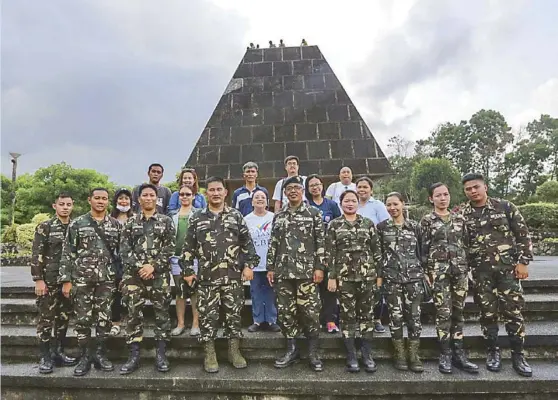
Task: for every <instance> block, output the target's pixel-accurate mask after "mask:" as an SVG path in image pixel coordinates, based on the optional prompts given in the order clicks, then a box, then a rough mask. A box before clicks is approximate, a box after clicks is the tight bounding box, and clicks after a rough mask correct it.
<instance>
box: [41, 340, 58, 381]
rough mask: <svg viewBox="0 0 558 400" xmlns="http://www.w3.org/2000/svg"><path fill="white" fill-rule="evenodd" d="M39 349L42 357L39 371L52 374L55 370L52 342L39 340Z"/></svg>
mask: <svg viewBox="0 0 558 400" xmlns="http://www.w3.org/2000/svg"><path fill="white" fill-rule="evenodd" d="M39 351H40V355H41V359H40V361H39V372H40V373H41V374H50V373H52V371H54V365H53V363H52V357H51V354H50V342H43V341H42V340H41V341H40V342H39Z"/></svg>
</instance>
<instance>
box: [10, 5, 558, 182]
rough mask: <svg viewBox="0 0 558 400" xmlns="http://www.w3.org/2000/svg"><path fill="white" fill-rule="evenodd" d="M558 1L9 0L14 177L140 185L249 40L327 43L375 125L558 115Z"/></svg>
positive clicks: (177, 143)
mask: <svg viewBox="0 0 558 400" xmlns="http://www.w3.org/2000/svg"><path fill="white" fill-rule="evenodd" d="M557 13H558V2H556V1H554V0H468V1H461V0H394V1H384V0H374V1H373V0H362V1H356V0H353V1H339V0H332V1H325V0H316V1H313V0H312V1H311V0H305V1H300V0H296V1H294V0H282V1H261V0H235V1H230V0H187V1H184V0H49V1H36V0H4V1H2V10H1V18H2V20H1V23H2V37H1V40H2V48H1V50H2V53H1V57H2V65H1V66H2V71H1V72H2V125H1V128H2V132H1V133H2V137H1V145H2V147H1V149H2V150H1V161H2V165H1V166H2V172H3V173H7V174H9V173H10V168H11V167H10V163H9V157H8V152H9V151H18V152H21V153H24V156H22V158H21V161H20V167H19V168H20V169H19V171H20V172H22V173H23V172H33V171H34V170H36V169H37V168H40V167H41V166H47V165H50V164H52V163H58V162H61V161H66V162H68V163H69V164H71V165H72V166H74V167H76V168H94V169H97V170H98V171H100V172H102V173H105V174H108V175H109V176H110V177H111V179H112V180H113V181H115V182H118V183H122V184H134V183H137V182H139V181H141V180H143V179H144V177H145V174H146V167H147V165H148V164H149V163H150V162H154V161H158V162H161V163H163V164H164V165H165V167H166V169H167V170H168V171H169V173H168V174H167V177H166V180H170V179H171V175H172V176H174V172H175V171H176V170H178V169H179V168H180V166H181V165H182V164H183V163H184V162H185V161H186V160H187V158H188V156H189V154H190V151H191V150H192V148H193V147H194V145H195V142H196V140H197V138H198V136H199V134H200V133H201V131H202V129H203V127H204V125H205V123H206V122H207V120H208V118H209V116H210V115H211V112H212V111H213V109H214V107H215V105H216V103H217V101H218V99H219V97H220V96H221V94H222V92H223V90H224V88H225V87H226V85H227V83H228V81H229V80H230V78H231V76H232V74H233V72H234V70H235V69H236V66H237V64H238V62H239V60H240V59H241V58H242V55H243V54H244V51H245V48H246V45H247V43H249V42H252V41H253V42H255V43H260V44H261V45H262V46H263V45H264V43H267V41H268V40H269V39H273V40H275V41H277V40H278V39H279V38H283V39H284V40H285V42H286V43H287V45H289V44H298V43H300V39H301V38H302V37H304V38H306V39H307V41H308V42H309V43H310V44H317V45H319V46H320V48H321V50H322V52H323V53H324V55H325V57H326V58H327V59H328V61H329V63H330V65H331V66H332V68H333V69H334V72H335V73H336V74H337V76H338V77H339V79H340V80H341V82H342V84H343V85H344V86H345V88H346V90H347V91H348V93H349V95H350V96H351V98H352V99H353V101H354V102H355V104H356V106H357V108H358V109H359V110H360V112H361V114H362V115H363V116H364V118H365V120H366V122H367V123H368V125H369V127H370V128H371V129H372V131H373V132H374V134H375V135H376V137H377V139H378V140H379V142H380V143H381V144H382V145H383V147H384V148H385V143H386V142H387V139H389V137H391V136H393V135H397V134H400V135H403V136H405V137H408V138H410V139H418V138H423V137H426V136H428V134H429V132H430V131H431V130H432V129H433V128H434V127H435V126H436V125H437V124H439V123H441V122H444V121H448V120H449V121H455V122H457V121H459V120H461V119H467V118H469V117H470V116H471V115H472V114H473V113H474V112H476V111H477V110H479V109H481V108H492V109H496V110H498V111H500V112H502V113H503V114H504V115H505V117H506V118H507V120H508V122H509V123H510V124H511V125H513V126H514V127H519V126H521V124H525V123H527V122H529V121H530V120H532V119H533V118H536V117H538V116H539V115H540V114H541V113H547V114H551V115H553V116H558V52H556V38H558V24H556V19H555V16H556V15H557Z"/></svg>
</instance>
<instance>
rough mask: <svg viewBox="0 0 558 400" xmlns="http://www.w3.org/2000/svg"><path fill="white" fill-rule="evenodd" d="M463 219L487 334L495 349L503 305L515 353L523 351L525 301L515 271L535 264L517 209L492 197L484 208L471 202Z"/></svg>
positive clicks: (527, 234)
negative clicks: (524, 265)
mask: <svg viewBox="0 0 558 400" xmlns="http://www.w3.org/2000/svg"><path fill="white" fill-rule="evenodd" d="M462 214H463V217H464V218H465V228H466V234H467V237H466V238H467V247H468V254H469V264H470V266H471V270H472V273H473V280H474V282H475V301H476V303H477V304H478V305H479V307H480V309H481V319H480V322H481V327H482V330H483V334H484V336H485V338H486V339H487V340H488V342H489V344H490V345H493V346H495V345H496V342H497V339H498V305H499V304H500V305H501V307H500V312H501V313H502V318H503V320H504V322H505V324H506V331H507V333H508V335H509V336H510V341H511V343H512V349H515V350H516V351H521V350H522V349H523V342H524V340H525V324H524V320H523V315H522V313H521V311H522V309H523V307H524V305H525V300H524V298H523V288H522V287H521V283H520V281H519V280H518V279H517V278H516V277H515V273H514V270H515V266H516V265H517V264H518V263H521V264H529V262H530V261H531V260H532V259H533V249H532V244H531V238H530V236H529V229H528V228H527V224H526V223H525V220H524V219H523V216H522V215H521V214H520V212H519V211H518V209H517V207H516V206H515V205H514V204H512V203H510V202H508V201H506V200H500V199H495V198H490V197H489V198H488V200H487V202H486V206H485V207H482V208H474V207H473V205H472V204H471V203H467V204H466V205H465V206H464V207H463V209H462Z"/></svg>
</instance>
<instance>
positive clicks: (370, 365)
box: [360, 338, 378, 372]
mask: <svg viewBox="0 0 558 400" xmlns="http://www.w3.org/2000/svg"><path fill="white" fill-rule="evenodd" d="M360 352H361V353H362V363H363V364H364V370H365V371H366V372H376V371H377V370H378V367H377V366H376V362H375V361H374V358H372V342H371V341H370V340H369V339H365V338H362V344H361V346H360Z"/></svg>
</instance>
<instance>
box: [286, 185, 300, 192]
mask: <svg viewBox="0 0 558 400" xmlns="http://www.w3.org/2000/svg"><path fill="white" fill-rule="evenodd" d="M301 190H302V186H287V187H286V188H285V192H287V193H288V192H298V191H301Z"/></svg>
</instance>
